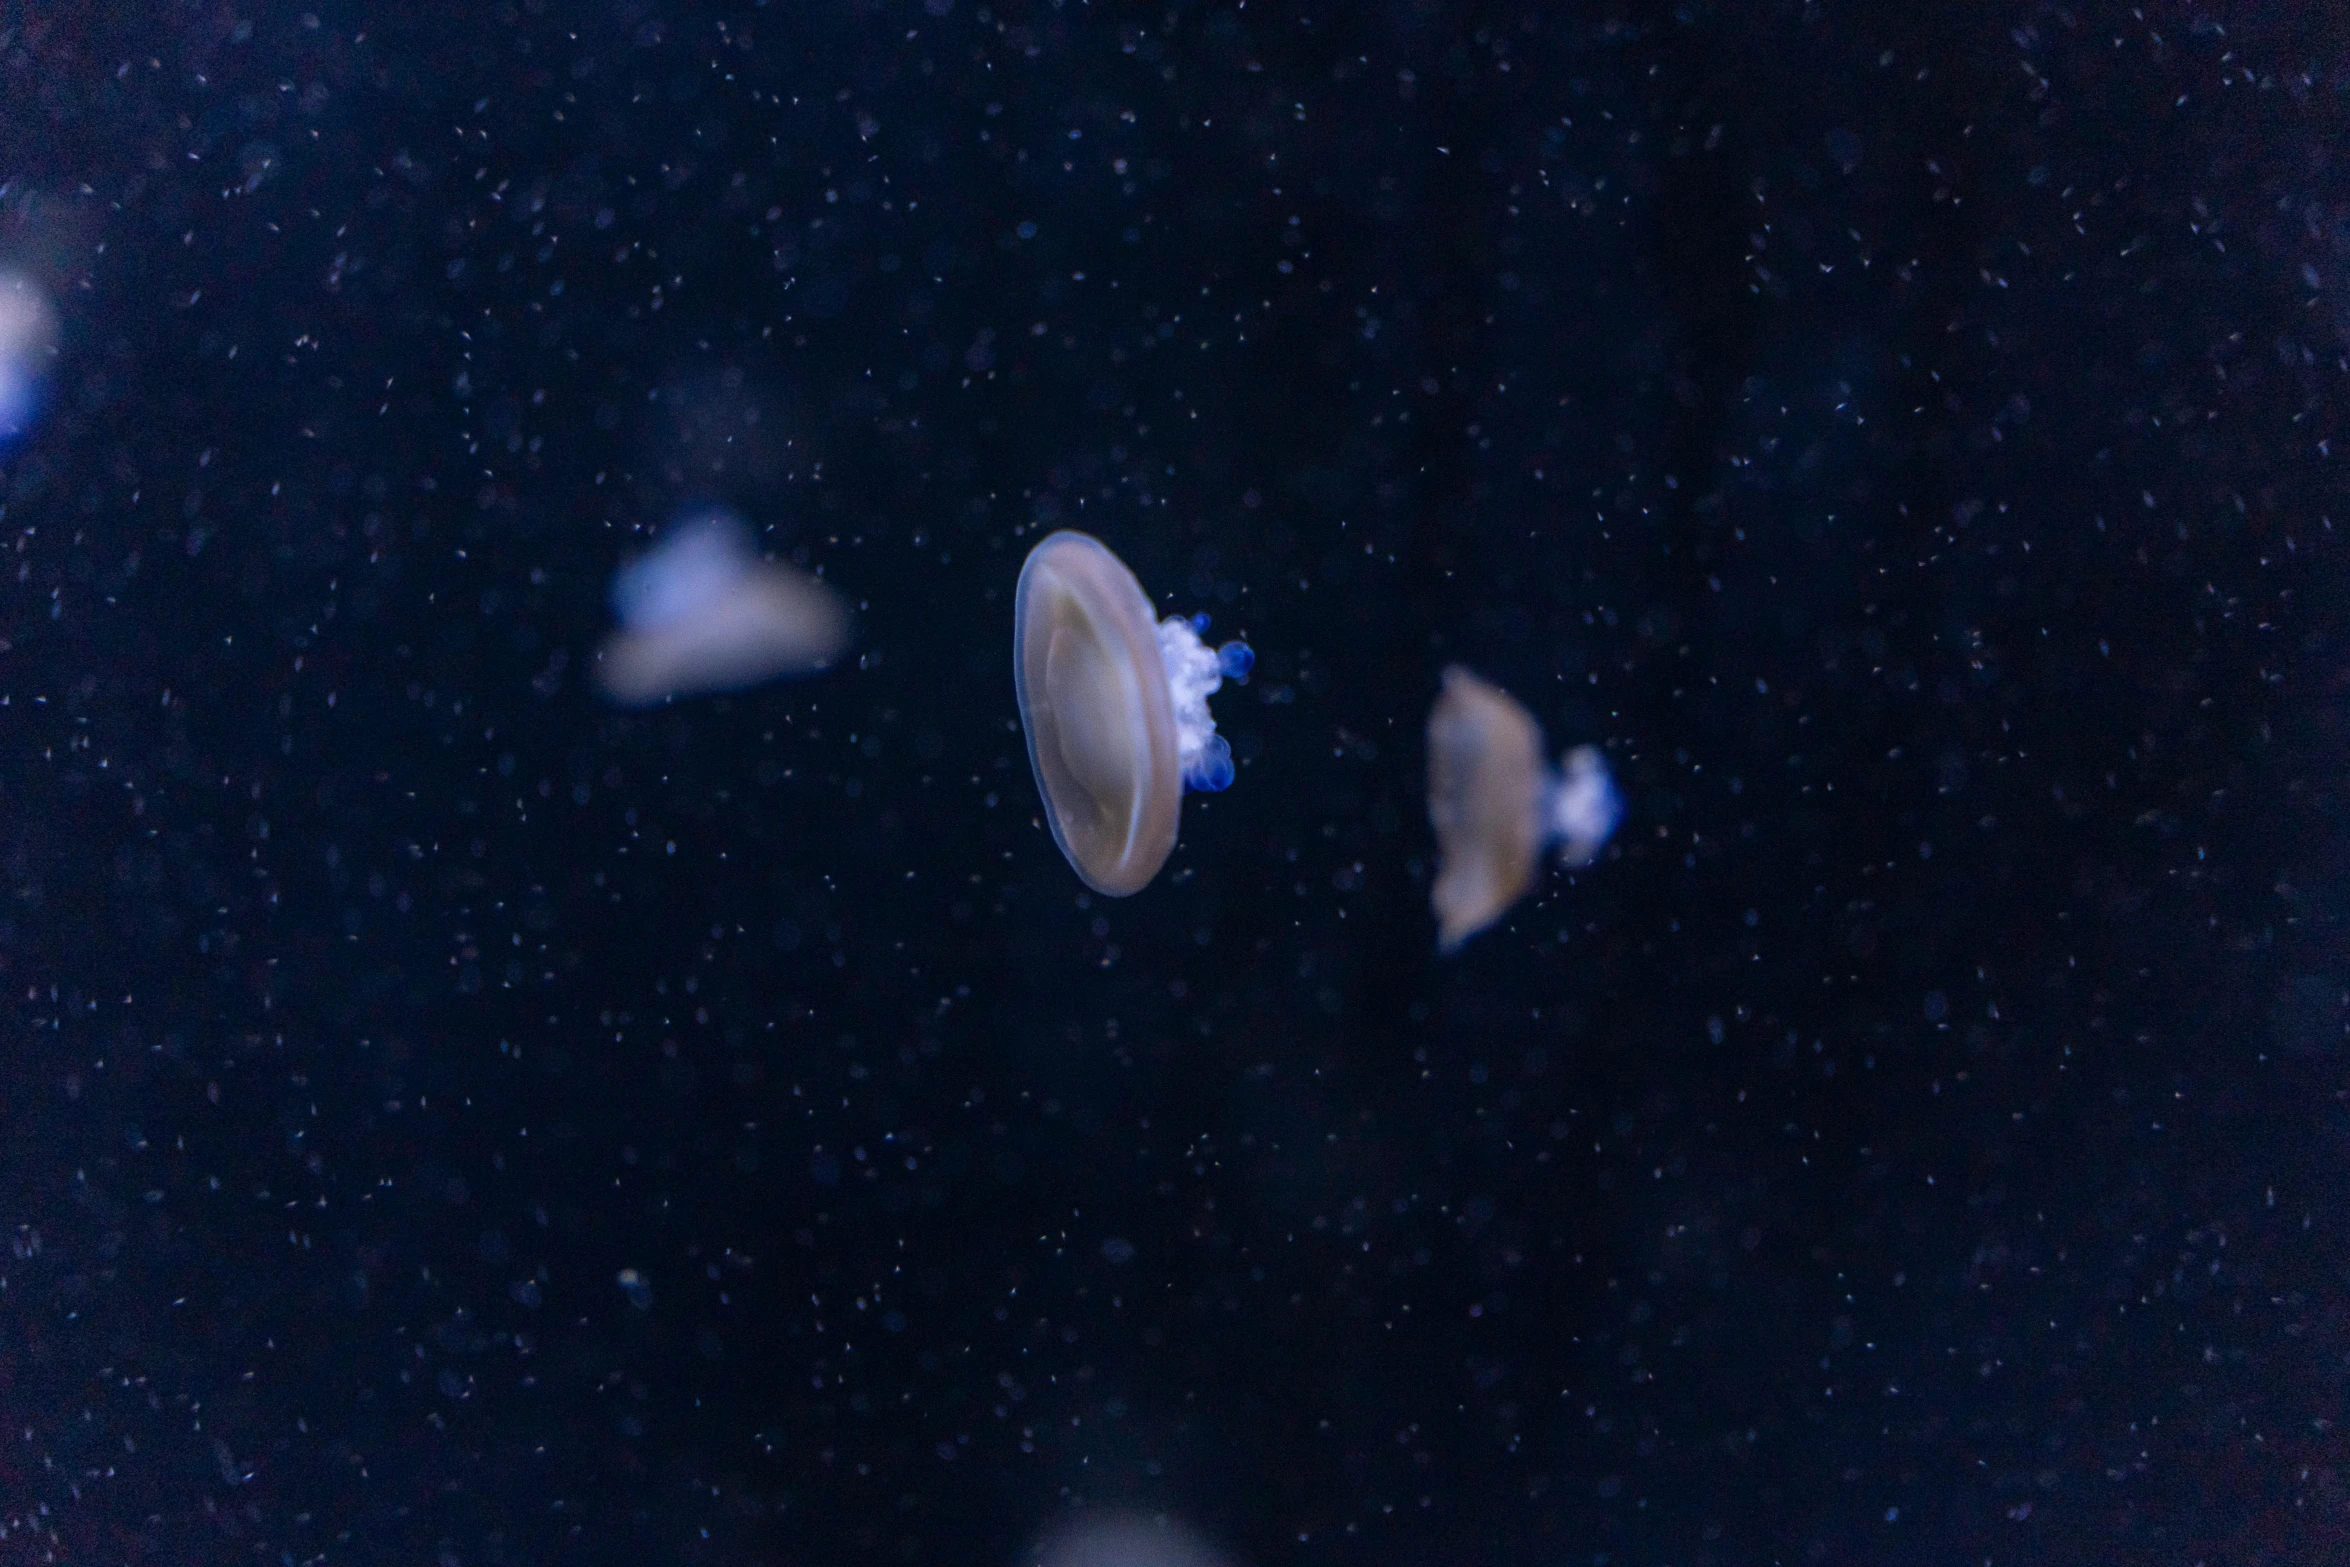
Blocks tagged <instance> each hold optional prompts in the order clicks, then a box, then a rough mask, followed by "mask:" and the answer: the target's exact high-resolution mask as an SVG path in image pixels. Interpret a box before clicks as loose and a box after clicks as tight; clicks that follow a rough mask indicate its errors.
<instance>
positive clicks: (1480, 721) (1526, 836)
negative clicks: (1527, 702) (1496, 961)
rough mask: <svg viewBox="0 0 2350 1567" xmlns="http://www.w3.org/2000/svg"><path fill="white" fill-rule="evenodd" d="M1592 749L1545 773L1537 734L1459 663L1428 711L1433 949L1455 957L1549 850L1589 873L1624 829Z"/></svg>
mask: <svg viewBox="0 0 2350 1567" xmlns="http://www.w3.org/2000/svg"><path fill="white" fill-rule="evenodd" d="M1623 815H1624V803H1623V799H1622V797H1621V796H1619V795H1618V794H1617V793H1616V786H1615V784H1614V783H1613V782H1611V781H1610V780H1609V778H1608V770H1607V762H1606V761H1605V760H1604V759H1603V758H1602V757H1601V756H1600V754H1599V751H1598V748H1597V747H1594V746H1588V745H1579V746H1577V747H1575V749H1574V750H1572V751H1569V752H1568V753H1567V755H1566V759H1565V760H1564V762H1563V763H1562V764H1561V765H1560V769H1559V771H1557V772H1555V773H1554V772H1552V771H1551V770H1550V769H1549V768H1548V767H1546V766H1544V765H1543V760H1542V726H1541V725H1539V724H1537V723H1535V721H1534V718H1533V715H1532V714H1530V713H1528V712H1527V711H1526V709H1525V708H1524V707H1523V706H1521V705H1520V704H1519V703H1518V701H1517V699H1516V698H1514V697H1512V696H1511V695H1510V694H1509V693H1508V692H1507V691H1504V690H1502V689H1501V687H1499V686H1497V685H1493V684H1491V683H1490V682H1488V681H1484V680H1480V679H1478V678H1477V677H1476V676H1475V675H1472V674H1470V673H1469V672H1468V671H1467V670H1466V669H1463V668H1461V667H1460V666H1459V665H1458V664H1455V665H1453V666H1452V667H1451V668H1449V669H1447V670H1446V671H1445V672H1444V689H1443V690H1442V691H1440V692H1438V693H1437V696H1436V705H1435V706H1434V707H1432V708H1430V709H1429V711H1428V822H1429V825H1431V826H1432V827H1434V828H1435V829H1436V859H1437V867H1436V885H1435V886H1434V887H1433V888H1431V889H1430V892H1429V901H1430V902H1431V903H1433V904H1434V905H1435V908H1436V945H1437V948H1438V950H1440V951H1444V952H1452V951H1456V950H1457V949H1458V948H1459V947H1460V945H1461V943H1462V942H1464V941H1467V940H1468V939H1469V938H1470V937H1471V936H1474V935H1476V934H1477V932H1479V931H1481V930H1483V929H1484V928H1485V927H1486V926H1488V925H1490V924H1492V923H1493V922H1494V921H1495V920H1497V919H1499V918H1501V916H1502V913H1503V911H1505V910H1506V909H1508V908H1509V906H1510V905H1511V904H1513V903H1515V902H1517V901H1518V899H1520V898H1522V897H1524V896H1525V895H1526V891H1527V889H1528V888H1530V887H1532V886H1533V885H1534V871H1535V865H1536V862H1537V861H1538V860H1539V858H1540V856H1541V854H1542V851H1543V850H1544V849H1545V848H1546V847H1548V846H1550V845H1551V844H1556V845H1558V850H1559V858H1560V859H1561V860H1563V861H1565V862H1566V863H1567V864H1568V865H1570V866H1577V865H1588V864H1590V863H1591V862H1592V860H1594V859H1595V858H1597V857H1598V855H1599V851H1600V850H1601V849H1602V848H1604V847H1606V845H1607V840H1608V836H1609V835H1610V834H1611V833H1613V832H1614V831H1615V830H1616V824H1617V823H1618V822H1620V821H1621V820H1623Z"/></svg>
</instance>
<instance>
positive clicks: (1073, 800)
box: [1012, 532, 1253, 898]
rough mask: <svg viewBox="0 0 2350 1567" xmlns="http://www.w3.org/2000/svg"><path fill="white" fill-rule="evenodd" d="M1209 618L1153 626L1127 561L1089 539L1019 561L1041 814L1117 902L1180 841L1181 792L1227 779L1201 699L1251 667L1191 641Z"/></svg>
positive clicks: (1226, 754)
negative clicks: (1041, 799)
mask: <svg viewBox="0 0 2350 1567" xmlns="http://www.w3.org/2000/svg"><path fill="white" fill-rule="evenodd" d="M1207 624H1208V621H1207V617H1206V616H1205V615H1201V616H1197V617H1195V618H1193V619H1191V620H1184V619H1181V618H1179V617H1173V616H1170V617H1169V618H1168V619H1166V620H1163V621H1161V622H1159V623H1158V624H1157V625H1155V626H1154V625H1153V624H1152V623H1151V607H1150V600H1149V599H1147V598H1145V597H1143V592H1142V585H1141V584H1140V583H1138V582H1136V581H1135V580H1134V573H1133V572H1131V571H1129V570H1127V569H1126V564H1125V562H1123V561H1121V560H1120V559H1118V557H1117V556H1115V555H1113V554H1111V553H1110V551H1109V550H1108V548H1107V547H1105V546H1104V545H1103V544H1102V542H1101V541H1100V540H1099V539H1096V538H1093V537H1091V536H1090V535H1088V534H1083V533H1071V532H1062V533H1056V534H1053V535H1052V536H1051V537H1050V538H1047V539H1046V540H1044V542H1042V543H1040V544H1039V545H1037V546H1036V548H1035V549H1033V550H1031V551H1029V552H1028V561H1027V563H1026V564H1025V565H1023V566H1022V567H1021V568H1020V586H1019V589H1018V592H1017V594H1016V597H1015V605H1014V610H1013V630H1012V677H1013V682H1014V684H1015V685H1016V687H1017V688H1018V691H1019V697H1020V726H1021V728H1022V729H1023V730H1024V731H1025V732H1026V733H1027V736H1028V762H1029V765H1030V766H1031V767H1033V768H1034V769H1035V770H1036V788H1037V792H1038V793H1039V794H1041V795H1043V796H1044V806H1045V819H1046V820H1047V821H1049V822H1051V823H1052V828H1053V841H1054V842H1055V843H1058V844H1059V845H1060V846H1061V852H1062V853H1063V854H1065V855H1067V856H1068V859H1069V864H1070V865H1071V866H1072V867H1074V868H1075V870H1076V872H1077V875H1078V879H1079V880H1081V881H1083V882H1084V883H1085V884H1086V885H1087V886H1088V887H1091V888H1092V889H1093V890H1094V891H1096V892H1099V893H1103V894H1105V895H1107V896H1109V897H1113V898H1122V897H1125V896H1126V895H1127V894H1129V893H1135V892H1140V891H1141V890H1142V889H1143V888H1144V887H1146V886H1148V885H1149V884H1150V880H1151V878H1152V877H1153V876H1156V875H1157V874H1158V873H1159V867H1160V866H1162V865H1164V864H1166V863H1167V856H1168V855H1169V854H1171V853H1173V852H1174V849H1175V825H1176V817H1177V815H1178V813H1179V809H1180V805H1181V801H1182V798H1183V791H1184V790H1185V789H1186V788H1190V789H1200V790H1217V789H1222V788H1225V787H1226V786H1228V785H1229V784H1230V783H1231V782H1232V747H1231V746H1230V745H1228V744H1226V743H1225V741H1224V738H1223V737H1222V736H1221V735H1219V734H1217V733H1216V721H1215V720H1214V719H1213V718H1212V717H1210V716H1209V714H1208V697H1209V696H1210V695H1211V694H1213V693H1214V692H1215V691H1216V689H1217V688H1218V687H1219V686H1221V685H1222V684H1223V683H1224V681H1225V680H1226V679H1227V678H1231V679H1239V678H1241V677H1243V676H1245V675H1246V674H1247V673H1248V670H1249V666H1250V664H1251V663H1252V662H1253V655H1251V654H1250V652H1249V650H1248V648H1247V646H1246V645H1245V644H1243V643H1239V642H1227V643H1226V644H1224V646H1223V647H1221V648H1217V649H1211V648H1209V647H1208V646H1207V645H1206V644H1205V643H1203V642H1202V641H1201V640H1200V633H1201V632H1202V631H1205V630H1206V629H1207Z"/></svg>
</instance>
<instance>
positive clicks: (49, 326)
mask: <svg viewBox="0 0 2350 1567" xmlns="http://www.w3.org/2000/svg"><path fill="white" fill-rule="evenodd" d="M56 357H57V312H56V311H55V310H54V309H53V308H51V306H50V304H49V296H48V294H47V292H46V291H44V290H43V289H42V287H41V285H40V284H38V283H36V282H34V281H33V280H32V279H31V278H29V277H26V276H25V275H24V274H23V273H21V272H0V442H7V441H13V440H15V439H16V438H17V437H18V436H20V435H22V434H24V432H25V430H26V429H27V428H28V427H29V426H30V425H31V424H32V420H33V413H34V410H35V405H36V404H37V403H38V402H39V400H40V392H41V382H42V379H43V378H44V376H45V375H46V374H47V372H48V369H49V364H50V361H51V360H53V359H55V358H56Z"/></svg>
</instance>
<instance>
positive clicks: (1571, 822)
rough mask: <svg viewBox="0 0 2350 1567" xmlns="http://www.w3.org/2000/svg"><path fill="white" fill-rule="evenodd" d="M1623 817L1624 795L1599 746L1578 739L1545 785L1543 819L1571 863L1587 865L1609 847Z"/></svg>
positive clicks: (1560, 853) (1550, 834)
mask: <svg viewBox="0 0 2350 1567" xmlns="http://www.w3.org/2000/svg"><path fill="white" fill-rule="evenodd" d="M1623 819H1624V797H1623V796H1622V795H1621V794H1620V793H1618V792H1617V790H1616V786H1615V781H1614V780H1613V779H1611V778H1610V777H1609V776H1608V770H1607V760H1606V758H1604V757H1602V756H1601V755H1600V754H1599V748H1598V747H1597V746H1589V745H1579V746H1577V747H1575V749H1573V750H1572V751H1569V752H1568V753H1567V754H1566V758H1565V760H1564V761H1563V762H1562V763H1561V765H1560V768H1559V771H1558V772H1557V773H1556V774H1555V775H1554V776H1553V777H1552V778H1551V779H1550V781H1549V783H1548V785H1547V787H1546V788H1545V789H1544V791H1543V798H1542V822H1543V827H1544V829H1545V831H1546V832H1547V834H1548V835H1549V837H1550V838H1551V840H1552V841H1553V842H1555V843H1556V844H1557V845H1558V849H1559V858H1560V859H1562V860H1564V861H1565V862H1566V863H1567V864H1569V865H1588V864H1590V863H1591V862H1592V861H1593V860H1595V859H1597V858H1598V857H1599V851H1600V850H1602V849H1604V848H1606V847H1607V841H1608V839H1609V838H1610V837H1611V836H1613V835H1614V833H1615V830H1616V827H1617V825H1618V824H1619V823H1621V822H1622V821H1623Z"/></svg>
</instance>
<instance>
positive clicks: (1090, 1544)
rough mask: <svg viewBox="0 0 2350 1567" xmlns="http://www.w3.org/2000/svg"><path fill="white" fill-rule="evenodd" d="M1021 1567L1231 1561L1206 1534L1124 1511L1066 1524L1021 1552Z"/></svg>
mask: <svg viewBox="0 0 2350 1567" xmlns="http://www.w3.org/2000/svg"><path fill="white" fill-rule="evenodd" d="M1020 1561H1021V1563H1022V1567H1029V1564H1034V1567H1228V1564H1229V1559H1228V1558H1227V1557H1225V1556H1224V1555H1223V1554H1222V1553H1221V1552H1219V1551H1218V1550H1217V1549H1216V1548H1215V1547H1214V1546H1213V1545H1211V1544H1210V1543H1209V1542H1208V1541H1207V1540H1206V1539H1205V1538H1203V1537H1202V1536H1200V1535H1198V1534H1196V1533H1194V1532H1193V1531H1192V1530H1190V1529H1188V1528H1186V1527H1185V1526H1184V1525H1182V1524H1181V1523H1178V1522H1176V1521H1175V1520H1174V1519H1172V1518H1167V1517H1163V1516H1161V1517H1150V1516H1148V1515H1144V1514H1135V1513H1121V1514H1114V1515H1112V1516H1110V1517H1107V1518H1088V1519H1083V1520H1081V1521H1078V1522H1076V1523H1071V1524H1064V1525H1063V1526H1062V1527H1060V1528H1058V1529H1055V1530H1053V1531H1051V1532H1050V1533H1048V1534H1047V1535H1046V1536H1045V1538H1044V1539H1043V1540H1042V1541H1040V1542H1039V1543H1038V1545H1037V1546H1036V1547H1035V1548H1034V1549H1033V1550H1032V1551H1030V1552H1028V1553H1026V1554H1024V1555H1022V1556H1021V1557H1020Z"/></svg>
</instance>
